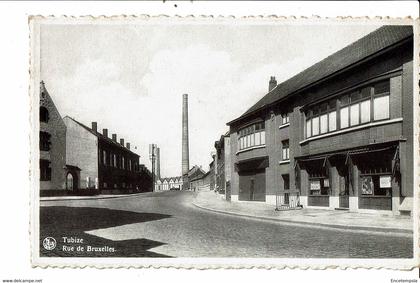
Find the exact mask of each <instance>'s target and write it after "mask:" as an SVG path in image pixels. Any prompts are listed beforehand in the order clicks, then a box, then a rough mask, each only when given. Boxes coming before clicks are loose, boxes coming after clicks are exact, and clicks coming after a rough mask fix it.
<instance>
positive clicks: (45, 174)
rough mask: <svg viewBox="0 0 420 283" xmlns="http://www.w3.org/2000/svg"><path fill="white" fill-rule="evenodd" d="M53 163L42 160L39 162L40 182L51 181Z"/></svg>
mask: <svg viewBox="0 0 420 283" xmlns="http://www.w3.org/2000/svg"><path fill="white" fill-rule="evenodd" d="M50 164H51V162H50V161H49V160H45V159H40V160H39V169H40V180H41V181H51V167H50Z"/></svg>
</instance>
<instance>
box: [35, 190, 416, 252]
mask: <svg viewBox="0 0 420 283" xmlns="http://www.w3.org/2000/svg"><path fill="white" fill-rule="evenodd" d="M193 199H194V193H191V192H182V191H169V192H161V193H148V194H144V195H137V196H132V197H125V198H116V199H99V200H76V201H75V200H72V201H49V202H43V203H42V207H41V218H40V220H41V239H43V237H46V236H52V237H56V238H58V239H59V238H60V237H63V236H75V237H81V238H83V239H84V241H85V242H88V243H89V244H90V245H96V246H104V245H106V246H112V247H115V249H116V251H117V252H115V253H113V254H107V253H106V252H105V253H104V252H98V253H93V254H90V255H86V254H82V253H81V254H80V255H77V254H68V253H62V252H60V249H56V252H54V253H53V252H47V251H45V250H43V249H42V248H41V252H42V254H43V255H44V256H57V255H58V256H126V257H129V256H132V257H142V256H146V257H167V256H169V257H299V258H308V257H311V258H394V257H397V258H410V257H412V239H411V238H408V237H394V236H378V235H369V234H358V233H346V232H337V231H330V230H325V229H316V228H306V227H298V226H288V225H283V224H280V223H269V222H264V221H260V220H252V219H244V218H239V217H236V216H229V215H222V214H217V213H212V212H208V211H204V210H201V209H199V208H196V207H194V206H193V205H192V201H193ZM58 242H59V243H58V245H60V241H58Z"/></svg>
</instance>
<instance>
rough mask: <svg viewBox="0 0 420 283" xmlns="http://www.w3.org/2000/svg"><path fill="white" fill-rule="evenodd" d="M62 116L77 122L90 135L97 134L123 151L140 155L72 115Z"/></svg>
mask: <svg viewBox="0 0 420 283" xmlns="http://www.w3.org/2000/svg"><path fill="white" fill-rule="evenodd" d="M64 118H68V119H70V120H72V121H73V122H75V123H76V124H78V125H79V126H81V127H82V128H84V129H85V130H87V131H89V132H90V133H91V134H92V135H95V136H97V137H98V138H101V139H103V140H106V141H107V142H109V143H112V144H113V145H115V146H118V147H120V148H122V149H124V150H125V151H128V152H130V153H132V154H135V155H137V156H139V157H140V155H138V154H137V153H135V152H132V151H131V150H129V149H128V148H126V147H125V146H123V145H121V144H120V143H119V142H116V141H114V140H112V139H110V138H107V137H105V136H104V135H102V134H101V133H99V132H95V131H94V130H92V129H91V128H89V127H88V126H86V125H84V124H83V123H80V122H79V121H77V120H75V119H73V118H72V117H70V116H65V117H64Z"/></svg>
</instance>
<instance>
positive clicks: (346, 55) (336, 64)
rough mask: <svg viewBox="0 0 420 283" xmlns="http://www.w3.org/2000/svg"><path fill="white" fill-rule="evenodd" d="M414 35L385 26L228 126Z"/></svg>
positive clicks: (311, 69)
mask: <svg viewBox="0 0 420 283" xmlns="http://www.w3.org/2000/svg"><path fill="white" fill-rule="evenodd" d="M412 35H413V28H412V26H383V27H381V28H379V29H377V30H375V31H373V32H371V33H369V34H368V35H366V36H364V37H362V38H361V39H359V40H357V41H355V42H354V43H352V44H350V45H348V46H346V47H344V48H343V49H341V50H339V51H337V52H335V53H334V54H332V55H330V56H328V57H327V58H325V59H323V60H321V61H320V62H318V63H316V64H315V65H312V66H311V67H309V68H307V69H306V70H304V71H302V72H300V73H299V74H297V75H295V76H293V77H292V78H290V79H288V80H286V81H284V82H283V83H281V84H279V85H277V86H276V87H275V88H274V89H273V90H271V91H270V92H269V93H267V94H266V95H265V96H264V97H263V98H262V99H260V100H259V101H258V102H257V103H255V104H254V105H253V106H252V107H251V108H249V109H248V110H247V111H246V112H245V113H244V114H242V115H241V116H240V117H239V118H237V119H235V120H233V121H230V122H229V123H228V125H230V124H232V123H233V122H236V121H238V120H241V119H242V118H245V117H247V116H249V115H250V114H252V113H255V112H256V111H258V110H261V109H263V108H265V107H267V106H269V105H271V104H273V103H275V102H277V101H279V100H281V99H283V98H285V97H287V96H289V95H291V94H294V93H296V92H298V91H300V90H302V89H303V88H306V87H308V86H310V85H312V84H315V83H317V82H318V81H320V80H321V79H324V78H326V77H330V76H333V75H334V74H335V73H337V72H338V71H340V70H342V69H344V68H346V67H349V66H351V65H353V64H355V63H358V62H360V61H361V60H363V59H365V58H367V57H369V56H371V55H374V54H375V53H378V52H379V51H381V50H383V49H385V48H388V47H390V46H392V45H394V44H396V43H399V42H401V41H402V40H404V39H406V38H408V37H411V36H412Z"/></svg>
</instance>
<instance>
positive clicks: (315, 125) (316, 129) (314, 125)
mask: <svg viewBox="0 0 420 283" xmlns="http://www.w3.org/2000/svg"><path fill="white" fill-rule="evenodd" d="M312 135H313V136H317V135H319V117H315V118H312Z"/></svg>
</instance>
